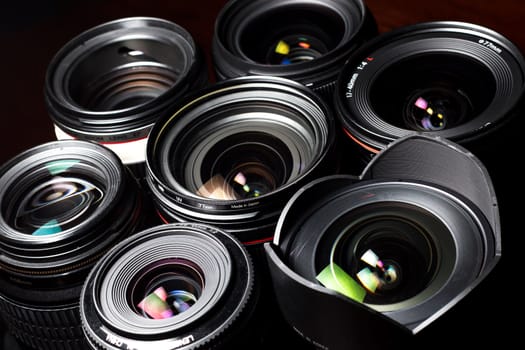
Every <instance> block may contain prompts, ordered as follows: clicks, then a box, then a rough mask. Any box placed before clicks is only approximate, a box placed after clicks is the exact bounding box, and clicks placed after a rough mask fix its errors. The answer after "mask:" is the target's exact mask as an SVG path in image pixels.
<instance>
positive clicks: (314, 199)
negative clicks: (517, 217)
mask: <svg viewBox="0 0 525 350" xmlns="http://www.w3.org/2000/svg"><path fill="white" fill-rule="evenodd" d="M429 140H432V139H431V138H429V139H426V138H421V139H419V138H418V137H415V138H412V137H408V138H403V139H401V140H398V141H397V142H395V143H394V145H393V146H394V147H391V146H389V148H387V149H385V150H384V151H382V152H381V153H379V155H377V156H376V157H375V158H374V159H373V160H372V162H371V165H370V166H369V167H367V169H366V170H365V172H364V173H363V174H362V175H361V176H360V177H354V176H349V175H335V176H327V177H324V178H321V179H317V180H313V181H311V182H310V183H308V184H307V185H305V186H304V187H303V188H301V190H299V191H298V192H297V193H296V194H295V195H294V196H293V197H292V198H291V199H290V201H289V202H288V203H287V205H286V207H285V209H284V210H283V212H282V214H281V216H280V217H279V221H278V224H277V227H276V234H275V238H274V241H273V244H271V243H266V244H265V245H264V248H265V252H266V255H267V257H268V263H269V270H270V273H271V276H272V280H273V283H274V289H275V293H276V295H278V296H279V298H278V299H277V300H278V303H279V306H280V308H281V310H282V312H283V315H284V317H285V319H286V320H287V321H288V322H289V323H290V324H291V326H293V327H294V328H295V329H297V330H298V331H299V333H301V334H302V335H303V336H305V337H306V338H307V339H309V340H310V341H312V342H313V343H315V344H321V345H322V347H327V348H333V349H347V348H349V347H351V346H358V345H359V346H362V347H366V348H374V349H375V348H378V349H381V348H384V347H385V346H393V345H394V344H396V345H397V344H398V345H400V346H408V345H409V344H411V343H412V342H414V343H417V342H418V341H419V339H420V338H417V337H414V336H413V335H414V334H417V333H419V332H420V331H421V330H423V329H424V328H425V327H427V326H428V325H429V324H430V323H432V322H433V321H435V320H436V319H437V318H438V317H439V316H440V315H442V314H443V313H444V312H446V311H447V310H448V309H449V308H451V307H452V306H453V305H455V304H456V303H457V302H458V301H459V300H461V299H462V298H464V297H465V296H466V295H467V293H468V292H470V291H471V290H472V289H473V288H474V287H475V286H476V285H477V284H478V283H479V282H480V281H482V280H483V279H484V277H486V276H487V274H488V273H489V272H490V271H491V270H492V269H493V267H494V266H495V263H496V262H497V261H498V259H499V257H500V253H501V245H500V237H499V226H498V225H499V222H498V220H497V218H498V215H497V203H496V201H495V197H494V193H493V189H492V185H491V183H490V178H487V177H486V171H485V170H484V169H483V168H482V167H480V164H479V163H478V162H477V161H473V158H471V156H472V154H471V153H462V152H464V150H463V149H462V148H460V147H459V146H458V145H457V144H452V143H447V142H448V141H447V142H444V141H443V143H442V141H439V140H438V139H436V140H435V143H434V141H431V142H428V141H429ZM436 145H438V147H435V146H436ZM442 146H443V147H442ZM418 148H422V149H424V151H429V150H433V151H434V153H436V154H438V155H440V156H445V155H446V156H447V159H448V161H449V162H450V165H449V166H448V167H447V166H443V165H442V164H440V165H435V163H433V162H429V161H428V160H427V159H423V158H420V157H417V156H416V154H421V150H419V149H418ZM416 149H418V150H417V151H416ZM409 150H414V151H413V152H410V151H409ZM411 157H413V158H411ZM438 168H439V169H440V170H441V173H435V170H436V169H438ZM458 169H459V170H458ZM425 171H433V173H434V175H433V176H423V177H422V178H421V174H425ZM465 174H469V176H470V177H468V179H469V180H468V181H467V180H465V179H466V176H465ZM478 175H479V177H478ZM470 181H475V182H476V186H475V187H476V191H475V193H469V190H470V187H471V186H470V185H469V184H465V183H466V182H470ZM462 183H463V185H460V184H462ZM456 185H458V188H460V189H461V188H463V192H462V193H459V192H456V191H455V190H454V188H455V186H456ZM308 305H310V306H311V307H309V306H308ZM312 305H314V306H312ZM377 334H381V335H382V337H380V338H381V339H375V337H374V335H377ZM372 339H373V343H372Z"/></svg>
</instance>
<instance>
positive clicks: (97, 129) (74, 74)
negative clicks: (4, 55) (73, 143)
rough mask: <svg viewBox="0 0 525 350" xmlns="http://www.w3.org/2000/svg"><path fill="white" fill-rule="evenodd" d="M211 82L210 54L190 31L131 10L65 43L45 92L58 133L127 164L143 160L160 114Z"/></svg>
mask: <svg viewBox="0 0 525 350" xmlns="http://www.w3.org/2000/svg"><path fill="white" fill-rule="evenodd" d="M206 84H207V69H206V66H205V64H204V57H203V55H202V52H201V51H200V48H199V47H197V46H196V44H195V42H194V40H193V38H192V37H191V35H190V33H188V32H187V31H186V30H185V29H184V28H182V27H181V26H179V25H177V24H176V23H172V22H169V21H167V20H164V19H160V18H154V17H129V18H122V19H117V20H114V21H110V22H107V23H103V24H101V25H98V26H96V27H93V28H90V29H88V30H86V31H85V32H83V33H81V34H80V35H78V36H77V37H75V38H73V39H72V40H70V41H69V42H68V43H67V44H65V45H64V46H63V47H62V48H61V49H60V50H59V51H58V52H57V53H56V55H55V56H54V57H53V59H52V61H51V62H50V64H49V66H48V69H47V72H46V79H45V98H46V104H47V108H48V110H49V112H50V115H51V118H52V119H53V122H54V123H55V129H56V134H57V138H58V139H70V138H78V139H86V140H92V141H96V142H100V143H104V144H106V145H108V146H109V147H113V148H114V150H115V152H117V154H118V155H119V156H121V157H122V158H123V161H124V162H125V163H138V162H143V161H144V148H145V144H146V141H145V139H146V138H147V135H148V133H149V131H150V129H151V127H152V125H153V123H154V122H155V120H156V119H157V118H158V116H159V114H160V113H161V112H162V111H164V109H165V108H166V107H167V106H168V105H170V104H171V103H172V102H173V100H174V99H175V98H178V97H180V96H182V95H184V94H185V93H187V92H188V91H190V90H192V89H193V88H197V87H201V86H204V85H206ZM122 143H124V144H125V145H126V146H125V147H124V146H121V144H122ZM132 146H134V147H132ZM130 150H131V151H130Z"/></svg>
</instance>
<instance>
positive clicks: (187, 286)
mask: <svg viewBox="0 0 525 350" xmlns="http://www.w3.org/2000/svg"><path fill="white" fill-rule="evenodd" d="M137 276H138V278H137V281H136V283H135V284H130V285H131V286H132V287H131V291H130V299H131V302H130V304H131V308H132V309H133V310H135V312H136V313H137V314H138V315H141V316H144V317H146V318H149V319H165V318H170V317H173V316H176V315H178V314H180V313H182V312H184V311H186V310H188V309H189V308H190V307H192V306H193V304H195V302H197V300H198V299H199V297H200V295H201V293H202V290H203V288H204V285H205V283H204V274H203V273H202V271H201V270H200V269H199V267H198V266H197V265H196V264H194V263H193V262H191V261H189V260H185V259H166V260H161V261H157V262H155V263H154V264H153V265H152V266H149V267H148V268H146V269H145V270H144V271H142V272H141V273H139V274H137Z"/></svg>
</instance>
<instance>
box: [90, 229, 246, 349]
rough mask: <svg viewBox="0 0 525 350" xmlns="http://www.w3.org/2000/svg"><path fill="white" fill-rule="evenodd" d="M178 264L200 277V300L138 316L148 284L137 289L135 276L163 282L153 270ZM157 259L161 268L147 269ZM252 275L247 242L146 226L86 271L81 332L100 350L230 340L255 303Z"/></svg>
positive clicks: (176, 268)
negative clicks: (173, 312)
mask: <svg viewBox="0 0 525 350" xmlns="http://www.w3.org/2000/svg"><path fill="white" fill-rule="evenodd" d="M181 261H184V264H185V265H186V266H192V269H195V270H198V271H199V274H200V275H201V277H202V280H201V277H199V282H198V283H200V284H202V290H200V291H199V293H197V295H196V301H195V303H194V304H192V305H191V306H189V308H187V309H185V311H182V312H180V313H178V314H176V315H169V316H168V317H162V318H158V319H155V318H149V317H146V316H145V315H144V314H143V313H139V312H138V310H137V307H136V305H134V304H133V303H134V302H135V301H136V300H140V299H141V298H142V297H143V295H142V294H141V293H142V292H144V290H145V289H141V288H136V286H137V281H139V282H140V281H141V280H143V279H144V278H147V279H153V280H157V281H159V280H160V281H161V282H162V281H164V280H163V279H157V278H156V271H161V270H162V273H169V271H172V272H175V273H177V272H176V271H179V272H180V269H179V267H180V264H181ZM170 262H171V263H170ZM158 263H162V266H163V267H162V269H161V270H155V268H150V267H152V266H159V265H158ZM177 265H178V266H177ZM145 271H148V272H147V273H145ZM253 273H254V271H253V266H252V260H251V257H250V255H249V254H248V252H247V251H246V249H245V248H244V247H243V246H242V244H241V243H240V242H238V241H237V240H236V239H235V238H234V237H233V236H231V235H229V234H227V233H225V232H223V231H220V230H218V229H216V228H214V227H212V226H208V225H202V224H195V223H175V224H165V225H160V226H155V227H152V228H149V229H146V230H144V231H142V232H140V233H137V234H135V235H134V236H132V237H129V238H128V239H126V240H124V241H122V242H121V243H119V244H118V245H116V246H115V247H114V248H112V249H111V250H110V251H109V252H108V253H107V254H106V256H105V257H103V258H102V259H101V260H100V261H99V262H98V263H97V265H96V266H95V267H94V268H93V270H92V271H91V273H90V275H89V276H88V278H87V281H86V283H85V285H84V287H83V290H82V294H81V298H80V300H81V301H80V305H81V307H80V311H81V312H80V314H81V318H82V323H83V329H84V333H85V335H86V337H87V339H88V341H89V342H90V344H91V345H92V346H93V347H94V348H96V349H110V348H112V346H114V345H115V343H116V342H118V343H119V344H121V345H122V346H133V348H136V349H149V348H152V347H155V348H157V347H158V348H169V349H172V348H178V347H180V346H181V345H187V346H188V347H187V348H188V349H197V348H202V347H209V346H213V344H218V343H219V344H228V342H229V341H232V339H233V338H234V337H232V334H238V333H239V332H240V331H241V330H242V329H243V328H244V327H245V326H246V325H247V324H246V321H247V317H248V315H250V313H251V310H253V308H255V305H256V297H255V295H256V293H255V288H256V287H255V286H256V282H255V279H254V274H253ZM194 276H195V275H194ZM189 278H191V277H189ZM146 284H147V283H146ZM146 290H148V288H146ZM137 293H139V295H135V294H137ZM147 293H149V292H147ZM161 298H163V297H162V296H161Z"/></svg>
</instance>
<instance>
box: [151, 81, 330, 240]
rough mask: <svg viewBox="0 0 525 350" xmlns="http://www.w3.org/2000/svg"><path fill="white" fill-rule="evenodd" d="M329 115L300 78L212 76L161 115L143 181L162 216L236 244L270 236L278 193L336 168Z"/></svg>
mask: <svg viewBox="0 0 525 350" xmlns="http://www.w3.org/2000/svg"><path fill="white" fill-rule="evenodd" d="M334 125H335V124H334V118H333V116H332V115H331V113H329V112H328V108H327V107H326V104H325V103H323V101H322V100H321V99H320V98H319V97H318V96H317V95H316V94H315V93H314V92H313V91H311V90H310V89H308V88H306V87H305V86H303V85H301V84H300V83H298V82H295V81H292V80H288V79H284V78H280V77H269V76H248V77H238V78H232V79H228V80H224V81H220V82H216V83H215V84H213V85H212V86H210V87H208V88H205V89H203V90H201V91H199V92H196V93H194V94H192V95H191V96H188V97H187V98H186V99H184V100H183V101H181V103H179V104H177V105H176V106H175V108H174V109H173V112H170V113H167V114H166V115H165V116H163V117H162V118H160V119H159V121H158V122H157V123H156V124H155V126H154V127H153V129H152V131H151V133H150V136H149V139H148V144H147V155H146V165H147V174H146V183H147V186H148V187H149V192H150V193H151V194H152V198H153V201H154V203H155V205H156V207H157V209H158V212H159V215H160V216H161V218H162V220H163V221H164V222H181V221H182V222H185V221H191V222H201V223H205V224H210V225H212V226H216V227H219V228H221V229H224V230H226V231H228V232H230V233H233V234H234V235H235V236H236V237H237V238H239V239H240V240H241V241H242V242H243V243H245V244H247V245H255V244H257V243H261V242H264V241H268V240H271V237H272V236H273V233H274V227H275V223H276V221H277V218H278V216H279V214H280V211H281V210H282V207H283V206H284V204H285V203H286V201H287V200H288V199H289V198H290V197H291V196H292V194H293V193H294V192H295V191H296V190H297V189H298V188H299V187H300V186H302V185H303V184H304V183H306V182H307V181H309V180H311V179H313V178H315V177H319V176H321V175H326V174H330V173H333V172H335V171H336V168H337V160H336V152H335V148H334V147H335V126H334Z"/></svg>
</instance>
